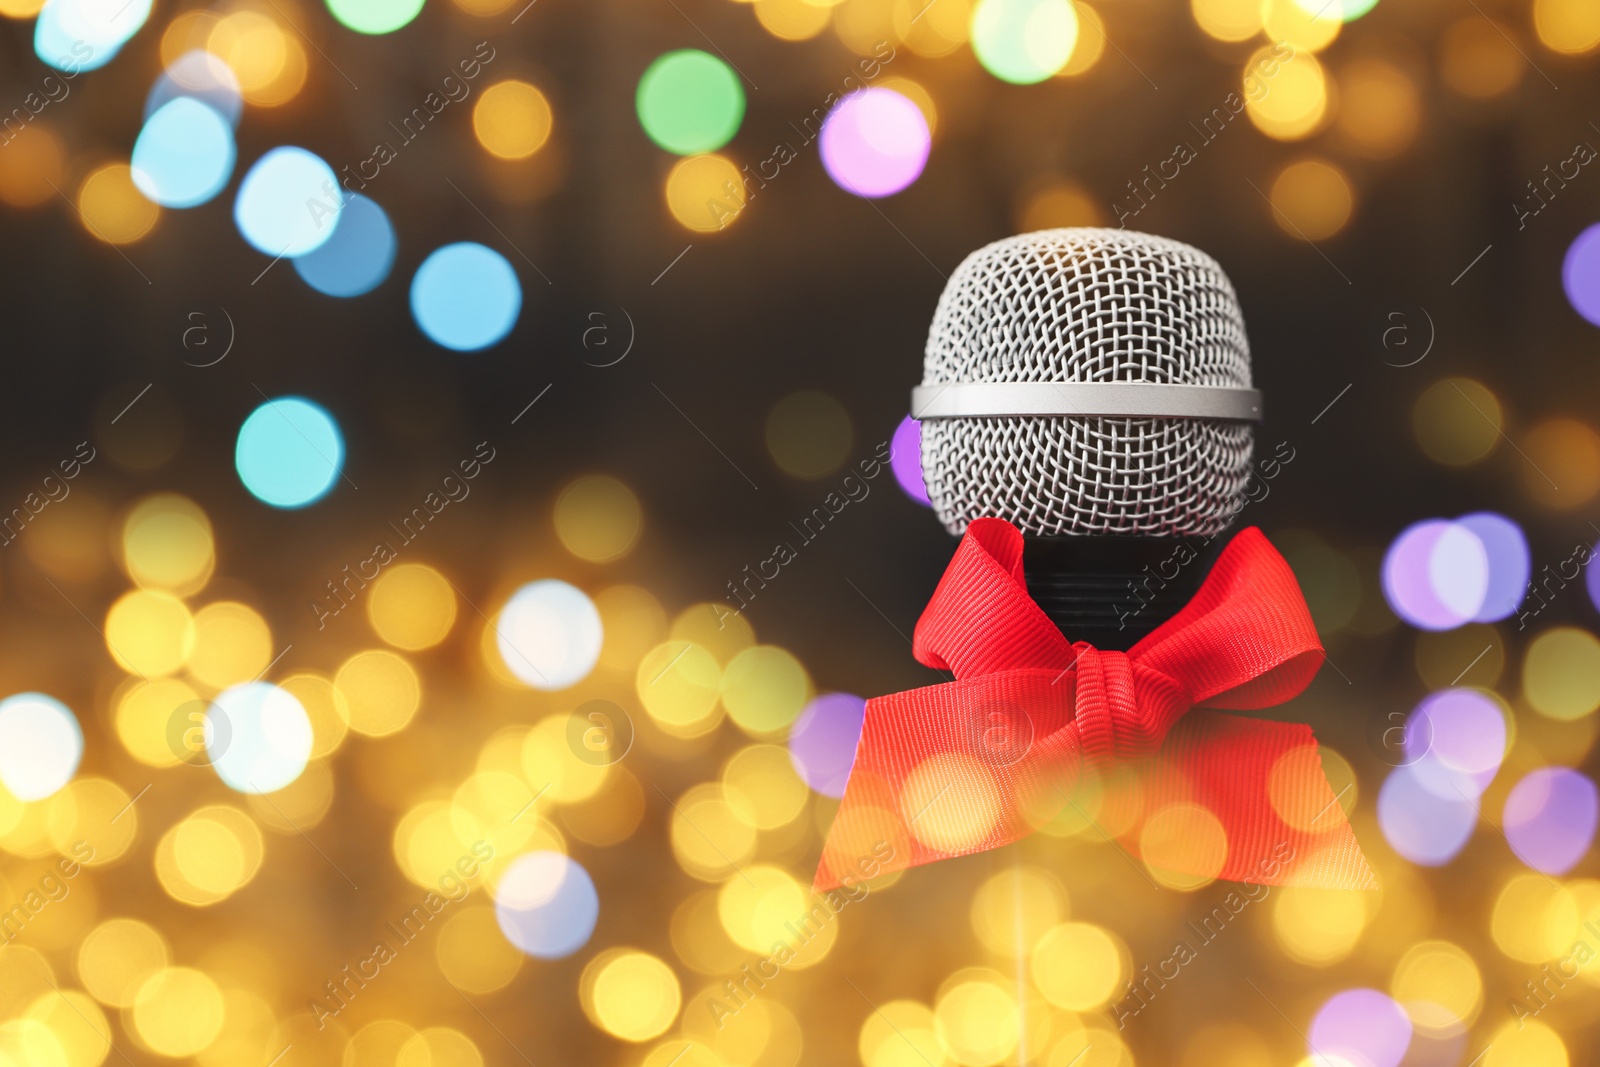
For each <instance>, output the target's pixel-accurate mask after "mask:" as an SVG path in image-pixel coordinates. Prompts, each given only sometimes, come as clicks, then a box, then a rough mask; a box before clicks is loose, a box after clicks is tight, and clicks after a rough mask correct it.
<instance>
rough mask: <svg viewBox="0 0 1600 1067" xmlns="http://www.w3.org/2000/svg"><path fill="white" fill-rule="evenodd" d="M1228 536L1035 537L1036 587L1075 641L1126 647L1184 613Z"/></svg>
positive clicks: (1026, 550)
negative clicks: (1178, 614) (1178, 613)
mask: <svg viewBox="0 0 1600 1067" xmlns="http://www.w3.org/2000/svg"><path fill="white" fill-rule="evenodd" d="M1225 540H1226V539H1225V538H1206V537H1190V538H1181V537H1029V538H1027V539H1026V540H1025V541H1024V542H1023V550H1022V568H1023V572H1024V575H1025V576H1026V579H1027V586H1028V593H1029V595H1031V596H1032V597H1033V599H1034V601H1035V602H1036V603H1037V604H1038V605H1039V607H1041V608H1043V609H1044V613H1045V614H1046V615H1048V616H1050V621H1051V622H1054V623H1055V624H1056V626H1058V627H1059V628H1060V629H1061V632H1062V633H1063V634H1065V635H1066V636H1067V638H1068V639H1069V640H1072V641H1087V642H1089V643H1090V644H1091V645H1093V646H1094V647H1095V648H1098V649H1104V650H1106V651H1118V652H1126V651H1127V650H1128V649H1129V648H1130V647H1132V646H1133V644H1134V643H1135V642H1137V641H1138V640H1139V639H1140V638H1141V637H1144V636H1145V635H1146V634H1148V633H1149V632H1150V631H1152V630H1154V629H1155V628H1156V627H1157V626H1160V625H1161V624H1162V623H1164V622H1166V621H1167V620H1168V619H1169V618H1171V617H1172V616H1173V615H1175V614H1177V612H1178V611H1179V609H1181V608H1182V607H1183V606H1184V605H1185V604H1187V603H1188V602H1189V600H1190V598H1192V597H1193V596H1194V594H1195V592H1196V591H1197V590H1199V588H1200V583H1201V582H1203V581H1204V580H1205V576H1206V574H1207V572H1209V571H1210V569H1211V564H1212V563H1213V562H1214V561H1215V559H1216V557H1217V553H1218V552H1219V551H1220V550H1221V546H1222V543H1223V542H1224V541H1225Z"/></svg>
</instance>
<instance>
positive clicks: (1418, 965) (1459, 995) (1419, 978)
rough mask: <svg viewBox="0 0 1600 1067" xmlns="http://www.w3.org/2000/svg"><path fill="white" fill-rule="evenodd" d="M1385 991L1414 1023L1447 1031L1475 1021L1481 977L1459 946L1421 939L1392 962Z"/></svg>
mask: <svg viewBox="0 0 1600 1067" xmlns="http://www.w3.org/2000/svg"><path fill="white" fill-rule="evenodd" d="M1389 992H1390V994H1391V995H1392V996H1393V997H1394V999H1395V1000H1396V1001H1398V1002H1399V1003H1400V1006H1401V1007H1403V1008H1405V1010H1406V1014H1408V1015H1410V1016H1411V1022H1412V1023H1413V1024H1414V1025H1415V1026H1417V1027H1418V1028H1420V1029H1422V1030H1424V1031H1426V1032H1428V1033H1433V1034H1441V1035H1448V1034H1450V1033H1452V1032H1455V1031H1457V1030H1459V1029H1460V1028H1463V1027H1468V1026H1471V1025H1472V1024H1473V1023H1474V1022H1475V1021H1477V1018H1478V1010H1479V1008H1481V1007H1482V1005H1483V978H1482V976H1481V975H1480V974H1479V973H1478V965H1477V964H1476V963H1474V962H1473V959H1472V957H1471V956H1469V955H1468V954H1467V953H1466V952H1465V951H1464V950H1463V949H1462V948H1460V947H1459V946H1457V945H1453V944H1451V943H1450V942H1448V941H1423V942H1419V943H1418V944H1415V945H1412V946H1411V947H1410V948H1408V949H1407V950H1406V954H1405V955H1404V956H1401V957H1400V962H1398V963H1396V964H1395V966H1394V977H1393V978H1392V979H1391V980H1390V983H1389Z"/></svg>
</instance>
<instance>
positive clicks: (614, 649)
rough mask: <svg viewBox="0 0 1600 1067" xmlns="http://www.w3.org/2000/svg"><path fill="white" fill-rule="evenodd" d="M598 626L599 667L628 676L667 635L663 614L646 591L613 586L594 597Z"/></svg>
mask: <svg viewBox="0 0 1600 1067" xmlns="http://www.w3.org/2000/svg"><path fill="white" fill-rule="evenodd" d="M594 606H595V610H596V611H598V612H599V613H600V627H601V629H602V630H603V631H604V633H605V635H606V639H605V643H604V644H602V645H601V646H600V665H601V666H602V667H605V668H607V669H609V670H613V671H619V672H625V673H627V674H632V673H633V670H634V667H635V666H636V665H637V664H638V662H639V660H640V659H642V658H643V657H644V655H645V653H646V652H649V651H650V649H652V648H654V647H655V646H656V645H658V644H660V643H661V640H662V638H664V637H666V636H667V613H666V611H665V610H664V609H663V608H662V607H661V601H659V600H657V599H656V598H655V597H654V596H652V595H651V593H650V591H649V590H648V589H641V588H639V587H638V586H636V585H613V586H610V587H609V588H606V589H602V590H600V592H598V593H596V594H595V595H594Z"/></svg>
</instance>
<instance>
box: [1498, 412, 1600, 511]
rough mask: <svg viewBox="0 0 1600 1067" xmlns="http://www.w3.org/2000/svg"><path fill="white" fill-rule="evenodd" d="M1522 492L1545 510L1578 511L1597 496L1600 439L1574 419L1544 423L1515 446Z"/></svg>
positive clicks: (1586, 425) (1599, 475) (1599, 489)
mask: <svg viewBox="0 0 1600 1067" xmlns="http://www.w3.org/2000/svg"><path fill="white" fill-rule="evenodd" d="M1518 444H1519V445H1520V446H1521V448H1520V450H1521V452H1522V453H1523V457H1524V458H1525V459H1526V460H1527V462H1526V463H1523V464H1519V465H1518V467H1517V474H1518V475H1519V476H1520V478H1521V480H1522V489H1523V491H1524V492H1525V493H1527V494H1528V495H1529V496H1530V497H1532V498H1533V499H1534V500H1535V501H1536V502H1537V503H1540V504H1543V505H1544V506H1545V507H1549V508H1557V509H1563V510H1565V509H1568V508H1576V507H1580V506H1582V505H1584V504H1587V503H1588V502H1589V501H1590V500H1591V499H1593V498H1594V495H1595V493H1596V492H1600V435H1597V434H1596V433H1595V432H1594V429H1593V428H1592V427H1590V426H1589V424H1588V423H1585V422H1579V421H1578V420H1577V419H1569V418H1560V417H1558V418H1553V419H1546V420H1545V421H1543V422H1541V423H1539V424H1538V425H1537V426H1535V427H1534V428H1533V429H1531V430H1529V431H1528V433H1527V434H1526V435H1525V436H1524V437H1523V439H1522V440H1521V441H1520V442H1518Z"/></svg>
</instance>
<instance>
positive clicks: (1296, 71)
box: [1243, 0, 1328, 141]
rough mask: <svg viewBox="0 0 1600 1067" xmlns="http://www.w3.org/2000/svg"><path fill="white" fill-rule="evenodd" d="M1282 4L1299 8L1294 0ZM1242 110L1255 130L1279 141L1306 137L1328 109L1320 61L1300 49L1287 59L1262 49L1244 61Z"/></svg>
mask: <svg viewBox="0 0 1600 1067" xmlns="http://www.w3.org/2000/svg"><path fill="white" fill-rule="evenodd" d="M1281 2H1282V3H1284V4H1286V5H1287V6H1289V7H1293V8H1295V9H1296V10H1298V9H1299V8H1298V5H1296V4H1295V2H1294V0H1281ZM1243 88H1244V100H1245V110H1246V111H1247V112H1248V113H1249V115H1250V121H1251V122H1253V123H1255V125H1256V129H1258V130H1260V131H1261V132H1262V133H1264V134H1266V135H1267V136H1268V137H1272V138H1275V139H1277V140H1279V141H1298V140H1300V139H1301V138H1304V137H1309V136H1311V134H1313V133H1315V132H1316V130H1317V128H1318V127H1319V126H1320V125H1322V120H1323V117H1324V116H1325V115H1326V114H1327V110H1328V86H1327V82H1326V79H1325V78H1324V76H1323V72H1322V64H1320V63H1318V62H1317V58H1316V57H1315V56H1313V55H1310V54H1309V53H1305V52H1301V53H1297V54H1295V55H1294V57H1293V58H1292V59H1290V60H1287V61H1285V60H1284V59H1282V58H1281V57H1280V55H1279V53H1278V51H1277V50H1276V46H1274V47H1272V48H1262V49H1259V50H1257V51H1256V53H1255V54H1254V55H1252V56H1251V57H1250V61H1249V62H1248V63H1246V64H1245V68H1244V78H1243Z"/></svg>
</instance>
